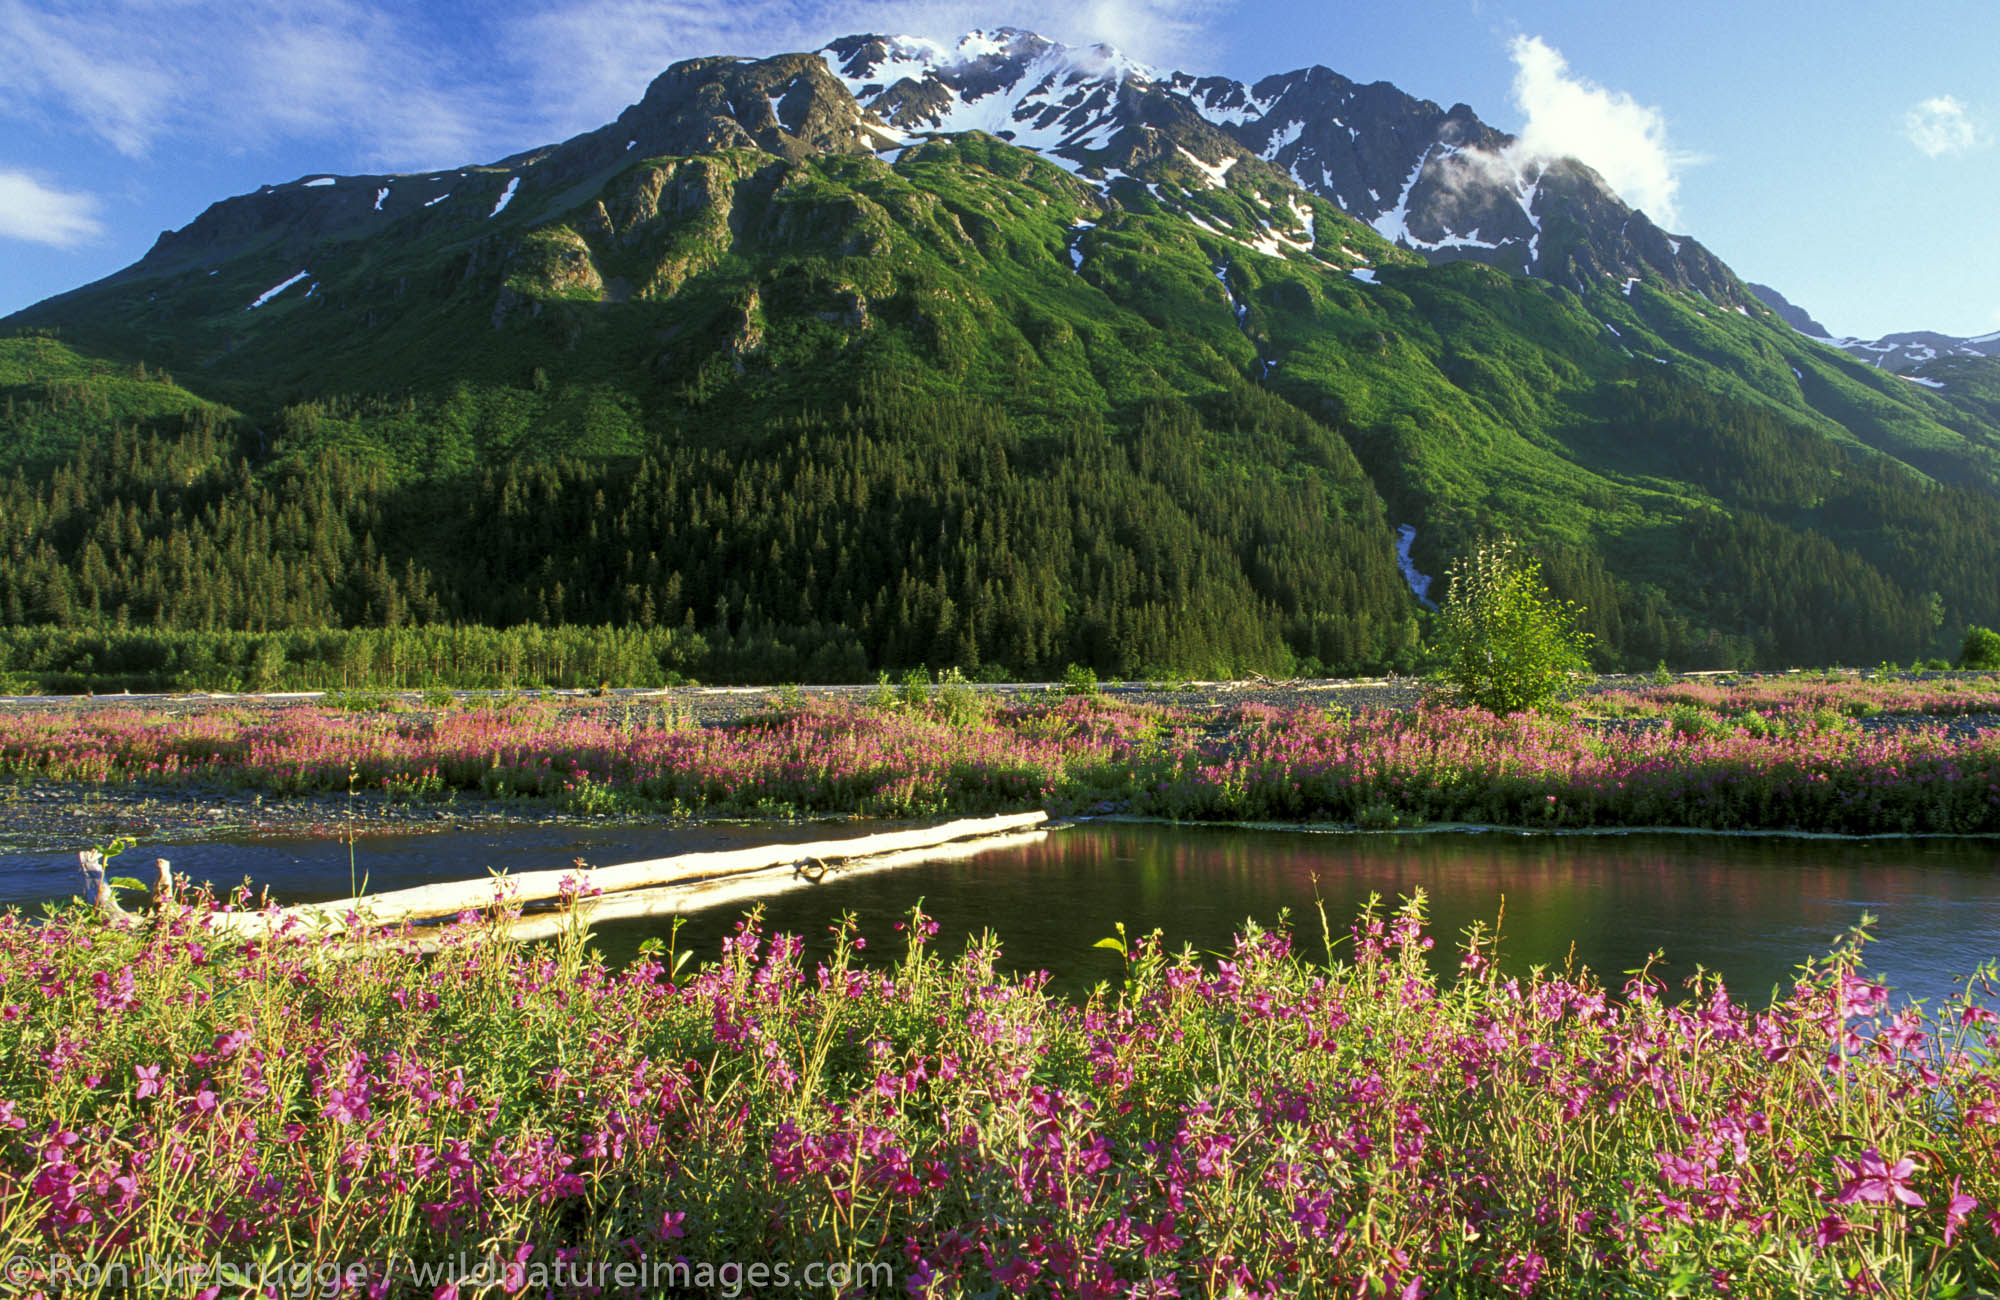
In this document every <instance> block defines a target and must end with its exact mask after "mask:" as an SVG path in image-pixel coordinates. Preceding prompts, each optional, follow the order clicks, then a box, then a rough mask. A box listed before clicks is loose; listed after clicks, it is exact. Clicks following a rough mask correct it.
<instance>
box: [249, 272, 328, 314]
mask: <svg viewBox="0 0 2000 1300" xmlns="http://www.w3.org/2000/svg"><path fill="white" fill-rule="evenodd" d="M311 274H312V272H311V271H300V272H299V273H298V274H297V275H295V276H292V277H291V278H289V279H286V280H280V281H279V282H278V283H276V284H274V285H272V286H271V287H270V288H268V289H266V290H264V292H262V293H260V294H258V295H257V299H256V301H255V302H252V303H251V304H250V305H249V306H248V307H245V308H244V309H243V310H244V311H256V310H257V309H258V308H259V307H262V306H263V305H264V304H265V303H267V302H269V301H271V299H273V298H275V297H277V296H278V295H279V294H281V293H283V292H284V291H285V290H287V289H289V288H291V287H292V286H293V285H295V284H297V283H298V282H299V281H301V280H303V279H305V278H306V277H307V276H309V275H311Z"/></svg>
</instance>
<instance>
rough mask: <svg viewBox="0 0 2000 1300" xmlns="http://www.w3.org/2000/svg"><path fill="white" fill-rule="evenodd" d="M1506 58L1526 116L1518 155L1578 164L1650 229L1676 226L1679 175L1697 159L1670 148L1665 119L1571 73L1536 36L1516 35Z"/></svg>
mask: <svg viewBox="0 0 2000 1300" xmlns="http://www.w3.org/2000/svg"><path fill="white" fill-rule="evenodd" d="M1508 53H1509V54H1510V55H1511V56H1512V57H1513V60H1514V104H1515V106H1516V107H1517V108H1519V109H1520V110H1521V111H1522V112H1523V113H1524V114H1526V115H1527V125H1526V126H1524V127H1523V128H1522V129H1521V132H1520V144H1519V145H1518V146H1517V150H1518V152H1520V153H1522V154H1524V155H1527V156H1531V157H1542V158H1575V159H1578V160H1579V161H1581V162H1583V163H1585V164H1587V165H1589V166H1590V167H1591V168H1593V169H1594V170H1595V171H1596V172H1597V173H1598V174H1599V175H1601V176H1602V177H1604V179H1605V180H1606V181H1607V182H1608V183H1609V184H1610V186H1611V188H1612V189H1614V190H1616V191H1617V192H1618V194H1619V195H1620V197H1622V198H1623V199H1624V200H1625V201H1626V202H1627V203H1630V204H1632V205H1633V206H1634V207H1637V208H1643V209H1644V210H1645V212H1646V215H1647V216H1649V217H1651V218H1652V219H1653V220H1654V222H1656V223H1657V224H1659V225H1662V226H1665V227H1668V228H1670V229H1671V228H1673V227H1675V226H1678V225H1679V224H1680V210H1679V206H1678V203H1677V200H1676V195H1677V194H1678V192H1679V190H1680V184H1681V180H1680V171H1681V168H1682V167H1683V166H1685V165H1687V164H1688V163H1690V162H1693V161H1694V159H1693V158H1692V157H1691V156H1690V155H1687V154H1683V153H1677V152H1676V151H1675V150H1674V149H1673V148H1672V147H1671V146H1670V145H1669V144H1668V143H1667V119H1666V115H1665V114H1663V113H1662V112H1661V111H1660V110H1659V109H1657V108H1649V107H1647V106H1646V105H1644V104H1641V103H1639V102H1638V101H1637V100H1635V99H1633V98H1632V97H1631V96H1630V95H1627V94H1625V93H1624V92H1623V91H1615V90H1608V89H1606V88H1605V87H1603V86H1600V85H1597V84H1596V83H1595V82H1592V81H1589V80H1586V79H1584V78H1582V77H1578V76H1576V75H1574V74H1572V73H1571V71H1570V68H1569V62H1568V60H1566V59H1564V58H1563V56H1562V52H1561V51H1559V50H1557V49H1555V48H1554V47H1553V46H1551V45H1549V44H1548V42H1546V41H1544V40H1543V39H1542V38H1541V37H1539V36H1516V37H1515V38H1514V40H1513V41H1512V43H1511V44H1510V45H1509V47H1508Z"/></svg>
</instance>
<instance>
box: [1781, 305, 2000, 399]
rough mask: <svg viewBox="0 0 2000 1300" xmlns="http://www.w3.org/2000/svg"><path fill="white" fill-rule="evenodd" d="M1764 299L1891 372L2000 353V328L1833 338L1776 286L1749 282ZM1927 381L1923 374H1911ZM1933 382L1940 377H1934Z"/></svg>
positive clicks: (1807, 331) (1802, 326)
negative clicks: (1961, 333) (1968, 333)
mask: <svg viewBox="0 0 2000 1300" xmlns="http://www.w3.org/2000/svg"><path fill="white" fill-rule="evenodd" d="M1746 287H1748V288H1749V290H1750V291H1751V292H1752V293H1754V294H1756V295H1757V297H1758V298H1759V299H1760V300H1762V302H1763V303H1764V305H1765V306H1767V307H1769V308H1770V309H1771V310H1772V311H1774V312H1776V313H1778V316H1779V318H1780V319H1782V320H1783V321H1784V322H1785V323H1786V324H1787V325H1790V326H1791V327H1792V328H1793V329H1795V330H1797V331H1798V332H1799V333H1801V334H1804V335H1806V336H1807V337H1809V338H1815V339H1819V340H1821V341H1822V342H1825V343H1827V344H1829V345H1831V346H1833V347H1836V348H1839V349H1840V350H1841V351H1843V352H1845V353H1847V354H1848V355H1849V356H1853V357H1858V358H1860V359H1861V360H1863V361H1866V362H1867V363H1868V364H1869V365H1872V366H1874V367H1875V368H1876V369H1878V370H1887V371H1889V372H1891V373H1892V374H1899V375H1905V376H1911V372H1913V371H1915V370H1917V369H1918V368H1919V367H1921V366H1923V365H1924V364H1925V363H1926V362H1931V361H1936V360H1938V359H1939V358H1940V357H2000V331H1995V332H1994V333H1992V334H1982V335H1980V336H1979V337H1977V338H1954V337H1952V336H1951V335H1949V334H1936V333H1932V332H1930V331H1928V330H1917V331H1913V332H1911V333H1907V334H1885V335H1883V336H1882V337H1881V338H1879V339H1858V338H1834V337H1833V335H1832V334H1831V333H1829V332H1828V330H1827V328H1826V326H1824V325H1822V324H1820V323H1819V322H1818V321H1816V320H1814V319H1813V318H1812V317H1811V316H1810V315H1809V314H1807V313H1806V312H1805V311H1804V310H1803V309H1802V308H1799V307H1795V306H1793V305H1792V304H1791V303H1790V302H1788V301H1787V300H1786V298H1785V295H1783V294H1781V293H1779V292H1778V291H1777V290H1776V289H1773V288H1770V287H1769V286H1768V285H1762V284H1753V285H1749V286H1746ZM1911 377H1915V378H1917V379H1918V382H1924V379H1923V378H1922V377H1921V376H1911ZM1930 382H1931V383H1932V384H1937V383H1939V382H1940V381H1937V380H1931V381H1930Z"/></svg>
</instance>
